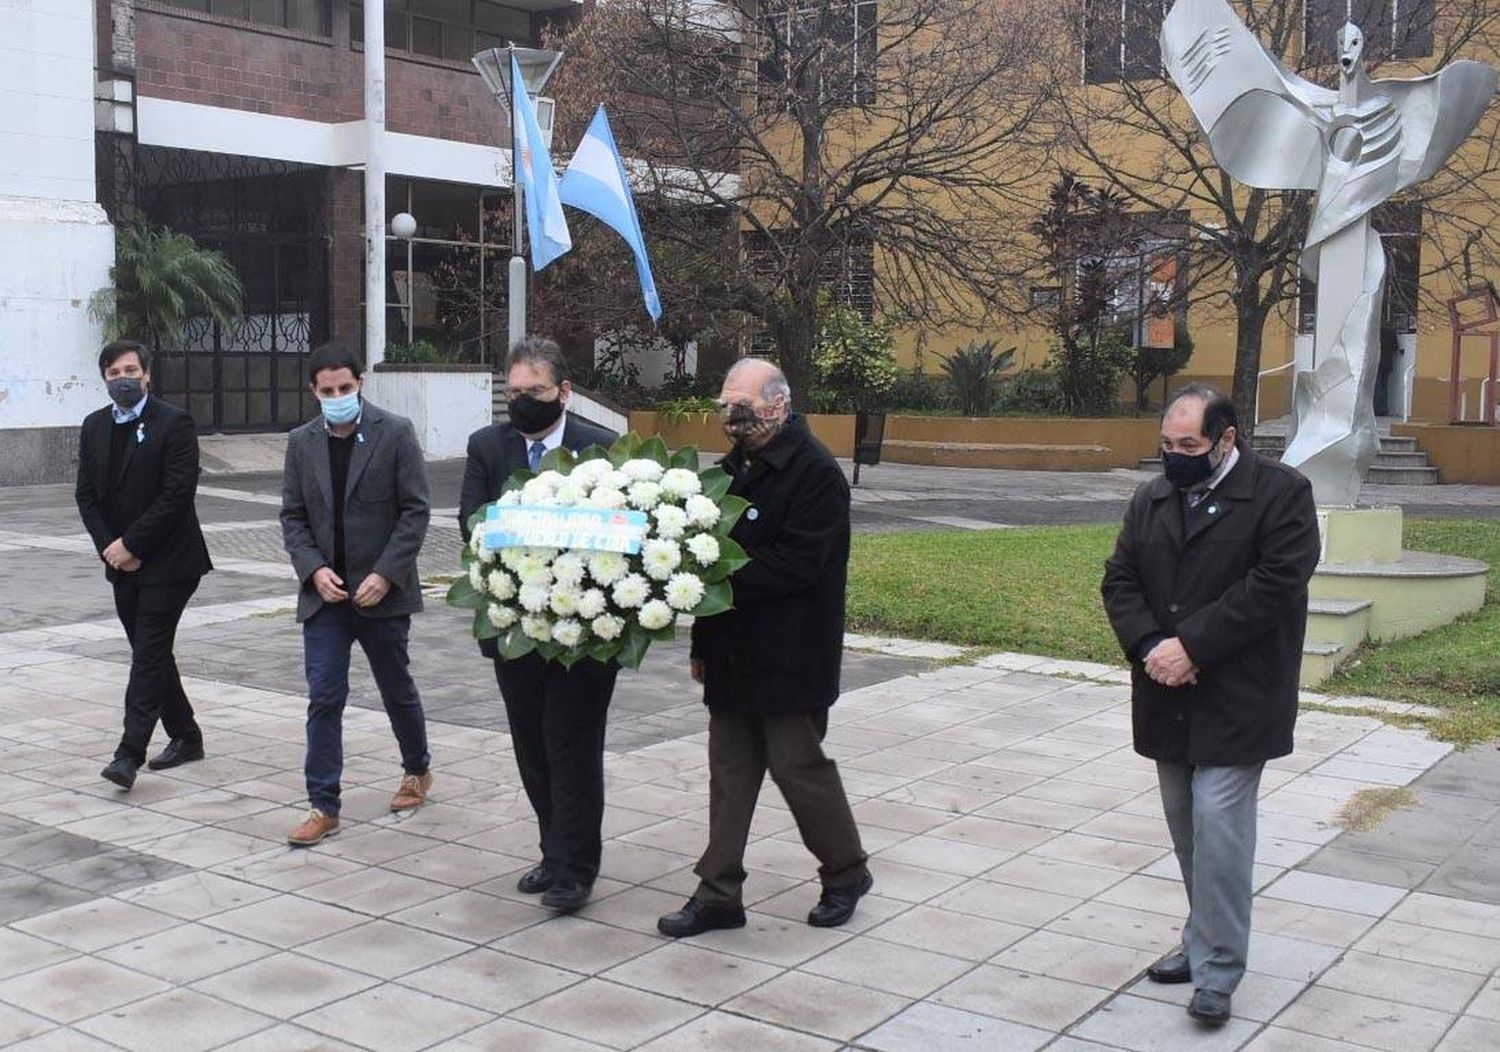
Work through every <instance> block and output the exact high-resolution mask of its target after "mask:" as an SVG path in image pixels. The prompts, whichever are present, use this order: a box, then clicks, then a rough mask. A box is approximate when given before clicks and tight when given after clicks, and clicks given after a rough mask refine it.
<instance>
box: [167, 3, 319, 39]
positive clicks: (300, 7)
mask: <svg viewBox="0 0 1500 1052" xmlns="http://www.w3.org/2000/svg"><path fill="white" fill-rule="evenodd" d="M163 2H164V3H167V4H170V5H171V6H172V7H181V8H184V9H186V10H188V11H202V12H204V13H205V14H210V15H224V16H226V17H228V18H238V19H241V20H243V21H246V22H258V23H260V24H261V25H266V26H278V27H280V28H282V29H295V30H297V31H299V32H302V33H313V34H316V35H318V36H327V35H328V32H329V29H328V11H329V0H163Z"/></svg>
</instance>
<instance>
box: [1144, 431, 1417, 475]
mask: <svg viewBox="0 0 1500 1052" xmlns="http://www.w3.org/2000/svg"><path fill="white" fill-rule="evenodd" d="M1250 443H1251V446H1252V447H1253V448H1254V449H1255V451H1256V452H1257V453H1261V454H1263V455H1265V456H1268V457H1273V458H1280V456H1281V454H1282V453H1283V452H1285V451H1286V436H1285V435H1282V434H1274V433H1273V434H1260V433H1257V434H1255V435H1254V436H1252V438H1251V440H1250ZM1140 469H1141V470H1142V471H1160V470H1161V457H1159V456H1158V457H1145V458H1142V460H1141V463H1140ZM1365 481H1366V482H1374V483H1378V484H1380V485H1385V486H1435V485H1437V484H1438V483H1439V482H1440V481H1441V480H1440V478H1439V477H1438V469H1437V468H1435V467H1433V466H1432V465H1431V464H1429V463H1428V460H1427V454H1426V453H1423V452H1422V451H1421V450H1419V449H1418V448H1417V440H1416V439H1415V438H1408V437H1393V436H1391V435H1381V436H1380V451H1379V452H1378V453H1376V455H1375V462H1374V463H1373V464H1372V465H1370V469H1369V471H1367V472H1366V473H1365Z"/></svg>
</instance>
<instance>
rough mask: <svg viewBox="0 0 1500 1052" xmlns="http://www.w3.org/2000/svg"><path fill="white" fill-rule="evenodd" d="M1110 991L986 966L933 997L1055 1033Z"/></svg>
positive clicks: (1044, 976) (948, 1004)
mask: <svg viewBox="0 0 1500 1052" xmlns="http://www.w3.org/2000/svg"><path fill="white" fill-rule="evenodd" d="M1109 995H1110V991H1109V990H1106V989H1104V988H1103V987H1096V986H1088V985H1086V984H1083V983H1075V982H1071V981H1069V980H1067V979H1058V978H1055V977H1052V976H1048V975H1038V974H1034V973H1031V972H1022V971H1017V970H1015V969H1013V968H1001V967H999V966H997V965H990V964H986V965H981V966H980V967H978V968H976V969H974V970H973V971H971V972H969V973H967V974H965V975H964V976H962V977H961V978H959V979H957V980H956V981H954V982H952V983H950V984H948V985H947V986H945V987H943V988H942V989H941V990H939V991H938V992H937V993H936V994H934V995H933V996H932V998H931V1000H933V1001H936V1002H937V1003H938V1004H943V1005H947V1006H949V1007H950V1008H959V1009H962V1010H965V1011H969V1012H977V1013H979V1014H981V1015H989V1016H997V1017H999V1018H1001V1019H1008V1020H1010V1021H1011V1022H1015V1023H1023V1024H1025V1025H1027V1026H1033V1027H1040V1028H1042V1029H1044V1030H1051V1031H1054V1032H1057V1031H1062V1030H1066V1029H1067V1028H1068V1027H1069V1026H1071V1025H1072V1024H1073V1023H1074V1022H1075V1021H1077V1020H1078V1019H1079V1018H1081V1017H1082V1016H1083V1015H1084V1014H1086V1013H1087V1012H1088V1011H1089V1010H1091V1009H1092V1008H1093V1007H1094V1006H1095V1005H1097V1004H1099V1003H1100V1002H1101V1001H1103V1000H1104V999H1105V998H1107V997H1108V996H1109Z"/></svg>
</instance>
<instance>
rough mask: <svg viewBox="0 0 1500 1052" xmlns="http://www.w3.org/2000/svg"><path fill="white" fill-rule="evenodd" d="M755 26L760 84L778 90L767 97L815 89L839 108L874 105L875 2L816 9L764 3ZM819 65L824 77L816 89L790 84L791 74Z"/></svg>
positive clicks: (838, 0)
mask: <svg viewBox="0 0 1500 1052" xmlns="http://www.w3.org/2000/svg"><path fill="white" fill-rule="evenodd" d="M759 22H760V26H759V28H760V35H761V57H760V80H761V82H762V83H763V84H766V85H773V84H774V85H778V86H779V90H778V91H777V92H770V93H768V94H769V97H770V98H771V99H777V100H778V101H779V100H780V98H781V97H782V96H780V94H779V92H790V93H800V92H802V91H803V90H808V91H811V90H813V88H814V87H815V89H816V90H817V92H818V97H819V98H820V99H829V100H831V101H833V102H834V103H836V104H839V105H849V106H868V105H869V104H870V103H872V102H874V101H875V56H876V51H877V50H878V49H877V47H876V37H877V36H878V8H877V5H876V4H875V3H874V2H873V0H829V2H828V3H827V4H824V5H822V6H815V7H801V6H798V3H797V0H766V2H765V5H764V7H763V9H762V13H761V15H760V18H759ZM820 52H821V54H819V53H820ZM810 60H811V61H810ZM819 66H821V69H822V78H821V82H820V83H819V84H817V85H816V86H807V87H806V88H804V85H802V84H793V83H791V82H790V76H791V73H790V72H789V71H790V70H793V69H808V70H809V71H812V70H816V69H817V68H818V67H819ZM808 75H816V74H815V73H812V72H809V74H808Z"/></svg>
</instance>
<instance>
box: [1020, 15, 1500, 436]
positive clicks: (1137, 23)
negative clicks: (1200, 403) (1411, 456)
mask: <svg viewBox="0 0 1500 1052" xmlns="http://www.w3.org/2000/svg"><path fill="white" fill-rule="evenodd" d="M1231 3H1232V6H1234V8H1235V9H1236V11H1237V12H1238V13H1239V14H1241V16H1242V17H1243V18H1244V20H1245V23H1246V25H1248V26H1249V28H1250V30H1251V31H1252V32H1254V33H1255V35H1256V36H1257V37H1259V38H1260V40H1261V42H1262V44H1264V45H1265V47H1266V49H1267V51H1269V52H1270V53H1271V54H1272V55H1274V56H1276V57H1277V58H1278V59H1279V60H1280V61H1281V62H1282V63H1283V64H1284V65H1285V66H1287V67H1288V68H1290V69H1292V70H1295V71H1297V72H1298V73H1300V74H1301V75H1302V76H1304V77H1306V78H1307V79H1309V80H1313V81H1316V82H1318V83H1322V84H1325V85H1334V84H1336V83H1337V65H1336V54H1335V49H1334V35H1335V33H1336V32H1337V30H1338V28H1339V26H1341V25H1342V24H1343V23H1344V21H1345V19H1346V4H1345V0H1243V2H1241V0H1231ZM1170 7H1171V3H1170V0H1165V2H1164V0H1075V3H1074V7H1073V17H1074V20H1075V23H1074V24H1075V32H1076V37H1075V41H1076V43H1075V48H1076V49H1077V50H1076V51H1075V58H1076V59H1079V60H1081V61H1080V62H1079V63H1078V64H1075V66H1074V69H1073V72H1072V76H1071V83H1070V84H1066V85H1059V86H1058V89H1057V90H1056V91H1053V92H1050V93H1049V97H1050V98H1052V99H1054V100H1056V102H1057V105H1058V113H1059V122H1060V124H1062V125H1063V126H1064V127H1065V128H1066V129H1067V135H1068V146H1069V148H1070V151H1071V152H1073V154H1074V155H1075V156H1076V157H1077V158H1078V164H1079V167H1080V169H1081V171H1082V172H1083V177H1084V178H1087V179H1091V180H1095V181H1101V182H1107V183H1108V185H1109V186H1111V187H1112V188H1113V189H1114V190H1115V192H1116V193H1117V194H1119V195H1120V196H1122V197H1123V198H1125V199H1126V200H1127V201H1129V202H1130V205H1131V207H1132V208H1134V209H1137V210H1140V211H1143V212H1148V213H1154V214H1172V213H1176V214H1178V215H1180V216H1181V217H1182V220H1183V222H1184V223H1185V224H1186V230H1185V243H1184V246H1183V249H1184V255H1185V257H1186V259H1187V261H1188V275H1187V278H1186V280H1184V281H1183V282H1182V283H1181V285H1180V288H1181V291H1182V294H1183V295H1184V296H1186V297H1189V298H1191V299H1192V300H1193V301H1194V302H1201V303H1206V304H1210V305H1214V306H1218V307H1220V308H1224V307H1228V308H1229V309H1230V311H1231V312H1232V314H1233V316H1234V320H1235V326H1236V328H1235V357H1234V370H1233V397H1234V402H1235V408H1236V410H1237V411H1238V413H1239V417H1240V420H1241V421H1242V422H1243V423H1244V424H1245V425H1246V428H1247V429H1251V428H1253V424H1254V420H1255V397H1256V380H1257V374H1258V372H1259V370H1260V360H1261V348H1262V341H1263V338H1264V332H1265V325H1266V322H1267V320H1268V319H1269V318H1270V317H1271V316H1272V315H1273V314H1274V313H1277V312H1278V311H1281V310H1284V309H1285V308H1286V307H1287V306H1288V305H1289V304H1292V303H1294V302H1295V297H1296V296H1297V293H1298V278H1299V266H1298V262H1299V258H1300V255H1301V250H1302V242H1303V238H1304V236H1305V234H1306V231H1307V222H1308V217H1309V207H1310V204H1311V195H1310V193H1308V192H1306V191H1277V190H1259V189H1252V188H1249V187H1245V186H1243V185H1240V184H1237V183H1235V182H1234V181H1232V180H1231V179H1230V178H1229V176H1228V175H1226V174H1225V173H1224V172H1223V171H1222V170H1221V169H1220V168H1219V167H1218V166H1217V165H1215V164H1214V162H1213V156H1212V154H1211V152H1210V150H1209V148H1208V144H1207V142H1206V141H1205V139H1204V136H1203V134H1202V131H1201V129H1200V128H1199V127H1198V125H1197V123H1196V122H1195V121H1194V119H1193V116H1192V114H1191V113H1190V112H1189V111H1188V109H1187V106H1186V105H1185V104H1184V103H1183V101H1182V99H1181V96H1180V93H1179V92H1178V90H1177V88H1176V86H1175V85H1173V84H1172V83H1171V82H1170V81H1169V80H1167V79H1166V77H1165V75H1164V73H1163V71H1162V68H1161V63H1160V51H1159V45H1158V35H1159V30H1160V27H1161V20H1162V18H1163V16H1164V14H1165V12H1166V11H1167V10H1168V9H1169V8H1170ZM1352 7H1353V10H1352V19H1353V21H1354V22H1355V23H1356V24H1360V25H1361V26H1362V27H1363V28H1364V30H1365V38H1366V41H1367V49H1366V61H1367V65H1368V66H1369V67H1370V68H1371V72H1372V75H1374V76H1377V77H1380V76H1390V77H1409V76H1419V75H1422V74H1424V73H1430V72H1434V71H1436V70H1437V69H1438V68H1440V67H1441V66H1443V65H1445V64H1446V63H1448V62H1450V61H1452V60H1454V59H1456V58H1464V57H1467V58H1479V59H1484V60H1489V61H1493V60H1494V58H1495V56H1496V52H1497V46H1500V5H1496V4H1494V3H1492V2H1489V0H1399V2H1398V3H1395V4H1393V3H1391V0H1353V5H1352ZM1080 68H1081V70H1082V74H1083V75H1082V78H1081V79H1082V80H1083V81H1084V83H1079V80H1080V77H1079V70H1080ZM1497 128H1500V123H1497V114H1496V112H1495V111H1494V110H1491V112H1490V113H1489V114H1488V115H1487V116H1486V117H1485V119H1484V120H1483V122H1481V124H1480V127H1479V129H1478V130H1477V131H1476V132H1475V135H1474V136H1473V138H1472V140H1471V141H1470V142H1469V143H1468V144H1467V145H1466V146H1465V148H1464V149H1463V150H1461V151H1460V152H1459V153H1458V154H1457V155H1455V157H1454V159H1453V161H1452V162H1451V163H1450V165H1449V167H1448V168H1447V169H1446V170H1445V171H1444V172H1442V173H1441V174H1440V175H1438V176H1437V177H1436V178H1434V179H1433V180H1431V181H1430V182H1428V183H1425V184H1423V185H1421V186H1419V187H1417V188H1416V190H1415V191H1414V192H1413V193H1412V194H1411V195H1410V196H1408V197H1406V198H1403V203H1404V204H1406V205H1407V206H1408V211H1409V212H1410V211H1412V210H1414V209H1419V210H1420V213H1421V215H1422V219H1421V227H1422V232H1423V242H1424V244H1425V245H1427V246H1430V247H1431V248H1432V249H1433V251H1432V252H1430V253H1428V254H1427V256H1426V258H1425V259H1424V260H1423V265H1424V271H1423V275H1422V276H1423V277H1431V276H1432V275H1434V274H1438V273H1451V274H1452V276H1453V280H1452V284H1453V285H1454V286H1460V287H1465V286H1468V285H1470V284H1472V283H1473V282H1474V280H1475V274H1474V271H1475V269H1476V268H1482V267H1485V266H1493V265H1494V264H1495V263H1496V262H1497V260H1500V253H1497V249H1500V242H1497V227H1496V219H1497V218H1500V217H1497V214H1496V204H1495V200H1494V196H1495V195H1494V188H1495V182H1494V179H1495V177H1496V175H1497V174H1500V137H1497V134H1496V133H1497ZM1376 219H1377V226H1379V217H1378V216H1377V217H1376ZM1424 284H1426V283H1424Z"/></svg>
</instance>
